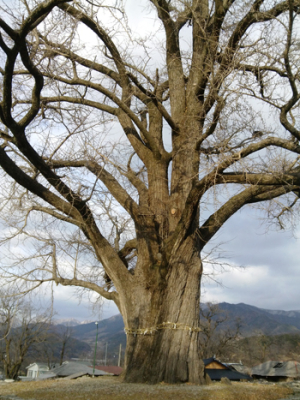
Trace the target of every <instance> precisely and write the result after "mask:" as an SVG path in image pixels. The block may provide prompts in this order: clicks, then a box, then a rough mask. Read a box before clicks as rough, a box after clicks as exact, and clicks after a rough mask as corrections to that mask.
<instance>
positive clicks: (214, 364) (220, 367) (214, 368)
mask: <svg viewBox="0 0 300 400" xmlns="http://www.w3.org/2000/svg"><path fill="white" fill-rule="evenodd" d="M203 362H204V368H205V372H206V373H207V374H208V376H209V377H210V379H211V380H212V381H220V380H221V378H228V379H229V380H231V381H240V380H244V379H246V380H250V379H251V377H250V376H249V375H248V374H242V373H240V372H238V371H236V370H235V369H234V368H233V367H232V366H231V365H227V364H224V363H222V362H221V361H219V360H217V359H216V358H214V357H211V358H207V359H205V360H203Z"/></svg>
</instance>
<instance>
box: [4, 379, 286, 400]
mask: <svg viewBox="0 0 300 400" xmlns="http://www.w3.org/2000/svg"><path fill="white" fill-rule="evenodd" d="M290 394H292V390H291V389H289V388H286V387H282V386H280V385H275V384H259V383H242V382H236V383H231V384H224V383H212V384H210V385H205V386H195V385H189V384H182V385H167V384H164V383H161V384H159V385H146V384H143V385H142V384H128V383H122V381H121V379H120V378H119V377H112V376H110V377H98V378H89V377H82V378H79V379H76V380H69V379H55V380H47V381H32V382H13V383H5V382H3V383H0V400H25V399H28V400H150V399H151V400H152V399H158V400H177V399H178V400H179V399H180V400H241V399H242V400H278V399H282V398H286V397H288V396H289V395H290Z"/></svg>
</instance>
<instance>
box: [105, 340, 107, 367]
mask: <svg viewBox="0 0 300 400" xmlns="http://www.w3.org/2000/svg"><path fill="white" fill-rule="evenodd" d="M105 365H107V342H106V346H105Z"/></svg>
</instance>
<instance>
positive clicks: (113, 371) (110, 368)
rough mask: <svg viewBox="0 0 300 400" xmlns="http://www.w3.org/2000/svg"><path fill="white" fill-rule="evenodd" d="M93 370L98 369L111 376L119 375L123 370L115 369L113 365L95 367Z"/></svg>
mask: <svg viewBox="0 0 300 400" xmlns="http://www.w3.org/2000/svg"><path fill="white" fill-rule="evenodd" d="M95 369H100V370H102V371H105V372H110V373H111V374H114V375H120V374H121V373H122V371H123V368H121V367H117V366H115V365H100V366H99V365H98V366H97V365H96V366H95Z"/></svg>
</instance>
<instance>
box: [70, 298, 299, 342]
mask: <svg viewBox="0 0 300 400" xmlns="http://www.w3.org/2000/svg"><path fill="white" fill-rule="evenodd" d="M218 306H219V309H220V310H221V311H222V312H224V313H226V314H228V315H229V318H228V320H227V321H226V322H224V324H223V325H222V327H221V328H223V329H227V328H234V326H235V321H236V319H237V318H238V319H239V320H240V322H241V325H242V329H241V333H242V335H243V336H255V335H257V334H265V335H280V334H284V333H299V334H300V311H281V310H276V311H273V310H266V309H263V308H258V307H254V306H251V305H248V304H244V303H239V304H229V303H220V304H219V305H218ZM96 329H97V326H96V325H95V322H91V323H88V324H82V325H76V326H74V327H73V328H72V333H73V337H75V338H76V339H78V340H82V341H84V342H86V343H88V344H89V345H90V346H92V344H93V343H95V337H96ZM98 341H99V342H100V343H106V342H108V343H111V344H112V343H114V345H118V344H119V343H122V344H123V345H125V342H126V336H125V333H124V323H123V319H122V317H121V315H120V314H118V315H115V316H113V317H111V318H108V319H105V320H103V321H100V322H99V324H98Z"/></svg>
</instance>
